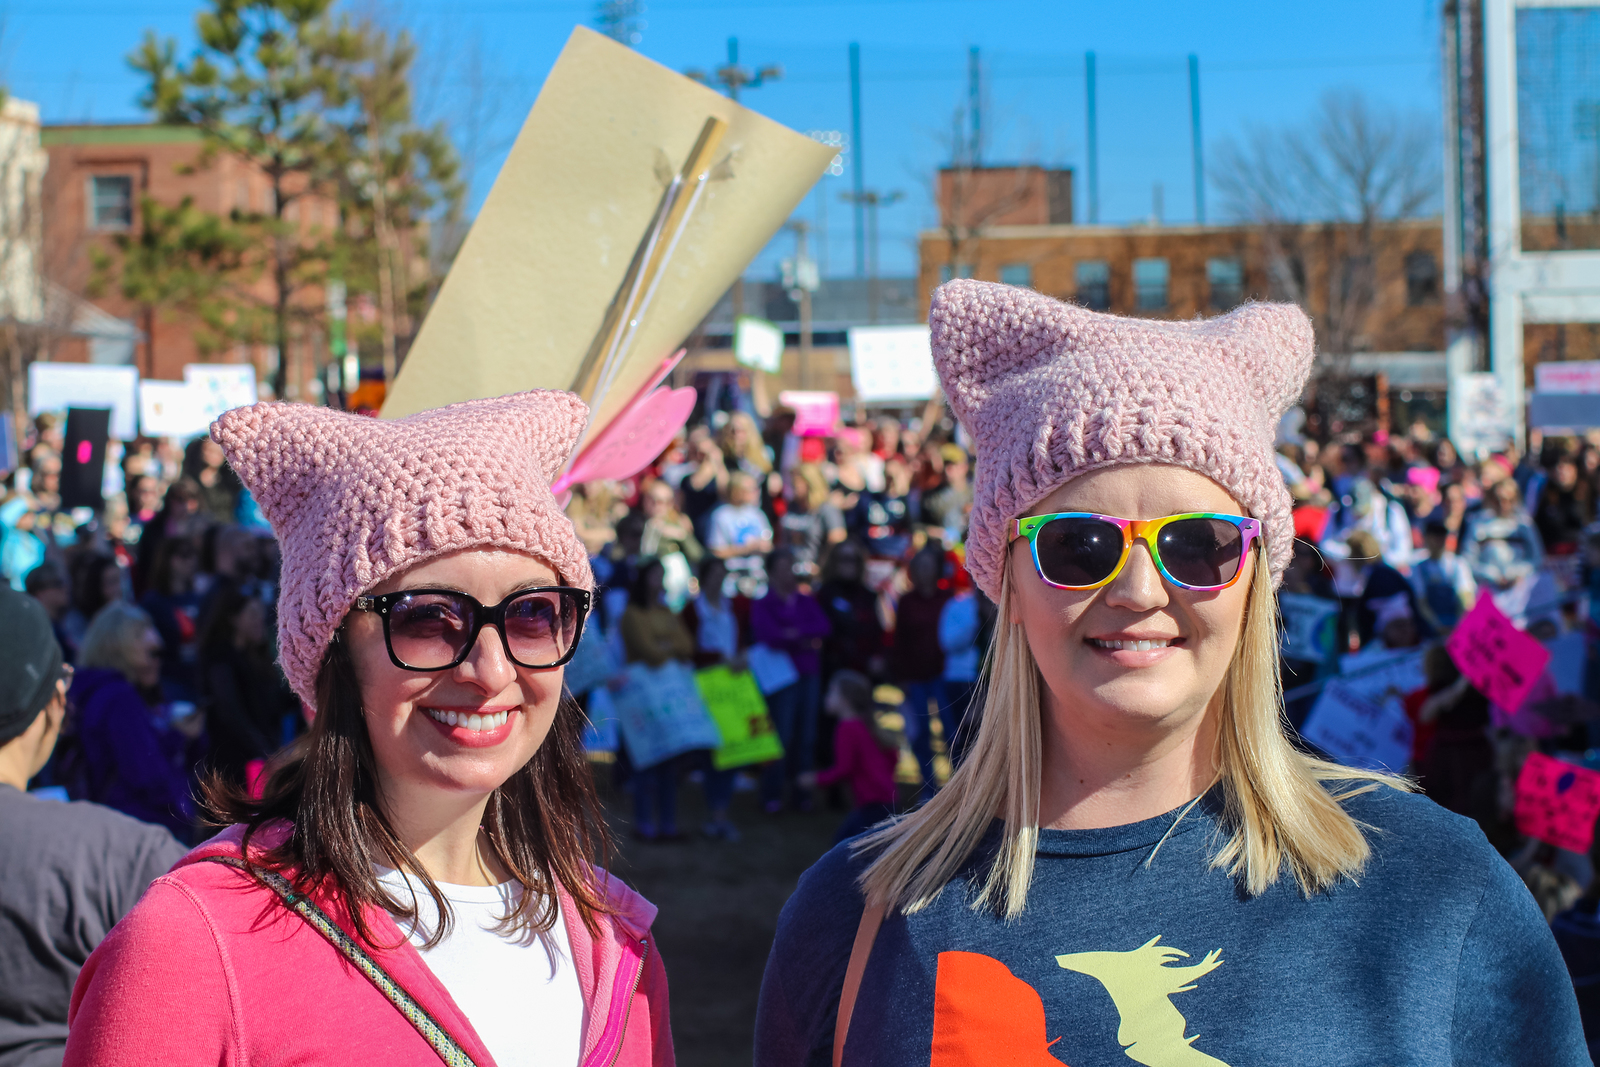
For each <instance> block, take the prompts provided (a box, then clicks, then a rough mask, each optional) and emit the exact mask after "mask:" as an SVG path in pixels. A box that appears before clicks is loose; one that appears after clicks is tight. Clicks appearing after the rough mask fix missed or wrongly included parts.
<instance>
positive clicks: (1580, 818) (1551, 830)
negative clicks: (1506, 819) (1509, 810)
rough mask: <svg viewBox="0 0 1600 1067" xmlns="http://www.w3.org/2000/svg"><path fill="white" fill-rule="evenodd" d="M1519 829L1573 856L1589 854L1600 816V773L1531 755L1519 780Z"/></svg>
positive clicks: (1543, 756) (1516, 811)
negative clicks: (1565, 850)
mask: <svg viewBox="0 0 1600 1067" xmlns="http://www.w3.org/2000/svg"><path fill="white" fill-rule="evenodd" d="M1513 814H1514V815H1515V816H1516V820H1517V829H1518V830H1520V831H1522V832H1523V833H1525V834H1527V835H1528V836H1529V837H1534V838H1538V839H1539V840H1540V841H1544V842H1546V843H1547V844H1551V845H1555V846H1556V847H1557V848H1564V849H1567V850H1568V851H1571V852H1588V851H1589V846H1590V845H1591V844H1593V843H1594V821H1595V817H1596V816H1600V772H1596V771H1591V770H1589V769H1588V768H1587V767H1579V766H1577V765H1575V764H1572V763H1566V762H1564V761H1562V760H1558V759H1553V758H1551V757H1550V756H1546V755H1545V754H1544V753H1542V752H1534V753H1530V754H1529V756H1528V762H1526V763H1524V764H1523V765H1522V773H1521V774H1519V775H1518V776H1517V803H1516V807H1515V808H1514V809H1513Z"/></svg>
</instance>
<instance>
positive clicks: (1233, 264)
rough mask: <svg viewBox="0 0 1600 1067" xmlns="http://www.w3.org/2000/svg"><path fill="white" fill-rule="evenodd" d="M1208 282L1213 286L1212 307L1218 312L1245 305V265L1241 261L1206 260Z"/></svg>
mask: <svg viewBox="0 0 1600 1067" xmlns="http://www.w3.org/2000/svg"><path fill="white" fill-rule="evenodd" d="M1206 281H1207V282H1208V283H1210V285H1211V306H1212V307H1214V308H1216V309H1217V310H1218V311H1227V310H1229V309H1230V308H1235V307H1238V306H1239V305H1240V304H1242V303H1244V264H1243V263H1241V262H1240V261H1239V260H1237V259H1208V260H1206Z"/></svg>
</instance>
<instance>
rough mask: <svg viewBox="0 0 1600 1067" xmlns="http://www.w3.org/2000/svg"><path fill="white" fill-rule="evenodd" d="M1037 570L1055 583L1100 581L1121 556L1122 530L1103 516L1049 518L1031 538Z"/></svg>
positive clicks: (1109, 573) (1045, 578) (1107, 574)
mask: <svg viewBox="0 0 1600 1067" xmlns="http://www.w3.org/2000/svg"><path fill="white" fill-rule="evenodd" d="M1034 545H1035V547H1036V550H1037V551H1038V553H1039V573H1040V574H1042V575H1043V576H1044V580H1045V581H1047V582H1052V583H1054V584H1056V585H1069V586H1078V587H1082V586H1089V585H1094V584H1096V583H1098V582H1103V581H1105V580H1106V578H1108V577H1110V575H1111V572H1112V571H1114V570H1116V568H1117V562H1118V561H1119V560H1121V559H1122V530H1121V529H1120V528H1118V527H1117V526H1116V525H1115V524H1114V523H1109V522H1106V521H1105V520H1103V519H1086V518H1069V519H1051V520H1050V521H1049V522H1047V523H1045V524H1044V526H1043V527H1042V528H1041V529H1040V530H1039V537H1038V539H1037V540H1036V541H1035V542H1034Z"/></svg>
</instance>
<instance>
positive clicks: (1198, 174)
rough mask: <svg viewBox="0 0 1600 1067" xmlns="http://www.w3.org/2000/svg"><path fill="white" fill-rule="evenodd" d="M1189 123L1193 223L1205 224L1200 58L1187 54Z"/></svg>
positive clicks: (1204, 170)
mask: <svg viewBox="0 0 1600 1067" xmlns="http://www.w3.org/2000/svg"><path fill="white" fill-rule="evenodd" d="M1189 123H1190V125H1191V127H1192V128H1193V134H1192V136H1193V138H1194V221H1195V222H1197V223H1199V224H1200V225H1201V226H1204V225H1205V224H1206V168H1205V161H1204V157H1203V156H1202V155H1201V153H1200V57H1199V56H1197V55H1195V54H1194V53H1193V52H1191V53H1189Z"/></svg>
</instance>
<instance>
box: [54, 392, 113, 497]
mask: <svg viewBox="0 0 1600 1067" xmlns="http://www.w3.org/2000/svg"><path fill="white" fill-rule="evenodd" d="M110 427H111V409H110V408H80V407H70V408H68V409H67V432H66V445H65V447H63V448H62V450H61V507H62V508H63V509H65V510H69V511H70V510H71V509H73V508H93V509H94V510H95V511H99V510H100V509H101V508H102V507H104V506H105V495H104V488H105V474H106V444H107V437H108V436H109V431H110Z"/></svg>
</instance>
